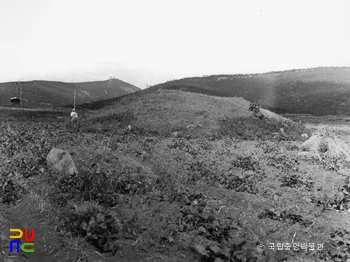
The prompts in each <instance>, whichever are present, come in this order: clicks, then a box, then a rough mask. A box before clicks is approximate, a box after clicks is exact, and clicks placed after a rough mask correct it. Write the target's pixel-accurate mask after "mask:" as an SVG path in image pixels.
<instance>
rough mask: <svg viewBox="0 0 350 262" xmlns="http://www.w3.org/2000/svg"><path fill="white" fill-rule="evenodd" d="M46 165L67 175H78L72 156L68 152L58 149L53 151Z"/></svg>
mask: <svg viewBox="0 0 350 262" xmlns="http://www.w3.org/2000/svg"><path fill="white" fill-rule="evenodd" d="M46 163H47V165H48V166H49V167H51V168H53V169H55V170H57V171H59V172H61V173H63V174H66V175H73V174H77V173H78V170H77V168H76V167H75V164H74V161H73V159H72V157H71V155H70V154H69V153H68V152H67V151H64V150H61V149H58V148H52V149H51V151H50V153H49V154H48V155H47V157H46Z"/></svg>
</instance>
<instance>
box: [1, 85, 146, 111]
mask: <svg viewBox="0 0 350 262" xmlns="http://www.w3.org/2000/svg"><path fill="white" fill-rule="evenodd" d="M20 87H21V88H22V106H23V107H28V108H34V107H35V108H40V107H56V106H65V105H68V104H70V105H71V104H73V94H74V92H73V91H74V90H75V91H76V104H77V105H80V104H83V103H90V102H94V101H99V100H104V99H110V98H114V97H118V96H123V95H126V94H129V93H132V92H136V91H139V90H140V89H139V88H137V87H136V86H133V85H131V84H129V83H126V82H123V81H121V80H118V79H110V80H106V81H95V82H80V83H65V82H53V81H37V80H35V81H29V82H20V83H17V82H8V83H0V106H11V103H10V99H11V97H14V96H17V97H20V89H21V88H20Z"/></svg>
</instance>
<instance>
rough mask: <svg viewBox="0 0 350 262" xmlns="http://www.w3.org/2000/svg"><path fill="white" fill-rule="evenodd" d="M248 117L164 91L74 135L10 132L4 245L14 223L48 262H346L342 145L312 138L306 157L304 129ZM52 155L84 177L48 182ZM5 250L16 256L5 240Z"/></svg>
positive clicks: (16, 128)
mask: <svg viewBox="0 0 350 262" xmlns="http://www.w3.org/2000/svg"><path fill="white" fill-rule="evenodd" d="M249 106H250V105H249V103H248V102H246V101H244V100H243V99H240V98H219V97H210V96H206V95H200V94H194V93H186V92H181V91H170V90H163V91H157V92H145V93H142V92H141V94H137V95H136V94H135V95H132V96H127V97H125V98H121V99H119V100H118V102H117V103H115V104H114V105H109V106H108V107H107V108H104V109H99V110H97V111H94V112H92V113H91V115H90V116H89V117H88V118H85V119H83V120H82V121H81V122H80V123H79V126H78V127H77V128H75V127H74V129H73V127H72V126H71V125H70V124H69V123H66V124H65V123H64V122H58V121H41V122H36V123H33V122H30V121H6V122H3V123H2V124H1V136H0V142H1V143H0V150H1V151H0V152H1V154H0V157H1V160H2V161H1V162H0V171H1V174H2V175H1V177H0V195H1V203H2V204H1V209H2V210H8V211H10V213H9V214H8V215H6V216H5V217H4V216H3V214H4V213H3V212H2V213H1V215H0V226H1V227H2V228H5V231H2V232H8V228H9V227H10V226H12V224H11V223H12V222H13V221H14V219H15V218H16V221H17V222H16V223H18V224H19V225H20V224H22V225H24V224H27V225H28V226H30V227H34V228H35V229H36V238H37V239H38V242H36V250H37V252H36V254H39V253H42V256H41V257H40V256H39V255H38V256H39V257H36V259H44V260H45V261H115V259H117V260H118V261H200V262H207V261H215V262H219V261H271V262H272V261H346V259H347V258H348V257H349V254H348V248H349V243H350V242H349V241H350V232H349V231H348V228H349V222H348V221H350V214H349V213H350V197H349V194H350V189H349V186H350V185H349V177H348V174H347V170H348V168H349V163H348V159H346V158H341V157H339V155H337V154H338V153H339V152H343V151H344V150H345V151H344V152H346V150H347V142H348V141H344V140H343V139H344V133H341V132H340V129H326V130H324V129H323V131H322V130H320V131H319V132H315V129H313V130H312V132H313V133H314V134H315V135H320V134H323V135H324V136H319V137H326V138H327V139H330V140H327V139H325V140H324V141H323V140H322V139H320V141H321V140H322V141H323V142H322V143H321V142H318V143H312V144H313V145H316V146H314V147H311V148H310V147H307V146H305V145H307V143H306V142H307V141H306V142H305V141H303V140H302V138H301V136H300V135H301V134H302V133H308V134H309V135H311V131H310V130H308V129H306V128H305V126H304V125H300V124H296V123H294V122H291V121H289V120H286V119H284V118H281V117H278V116H276V115H274V114H273V113H271V112H268V111H264V110H262V112H263V113H264V115H265V117H263V118H261V119H260V118H258V117H254V114H253V113H252V112H251V111H249ZM127 125H131V126H132V129H131V131H128V129H127V128H126V127H127ZM280 128H283V129H284V133H283V134H282V133H279V130H280ZM314 128H315V127H314ZM342 132H345V131H344V130H342ZM272 133H275V134H273V135H272ZM325 134H326V136H325ZM338 136H341V137H338ZM311 138H312V137H311ZM312 139H315V138H312ZM332 139H333V140H332ZM304 142H305V143H306V144H304V147H303V146H302V145H303V143H304ZM323 144H326V146H321V145H323ZM317 145H318V146H317ZM52 147H59V148H61V149H65V150H68V151H69V152H70V153H71V155H72V157H73V159H74V161H75V162H76V165H77V168H78V170H79V174H78V175H74V176H65V175H62V174H58V173H55V172H54V171H52V170H49V169H47V168H46V165H45V157H46V155H47V153H48V152H49V150H50V149H51V148H52ZM304 148H305V149H304ZM306 149H309V151H308V153H307V154H306V153H305V152H304V151H303V150H306ZM306 155H307V156H306ZM18 203H19V204H18ZM16 204H17V205H16ZM9 207H10V209H9ZM29 207H30V208H29ZM5 218H6V219H5ZM42 238H45V239H46V240H45V241H44V240H39V239H42ZM0 240H1V241H2V245H1V246H2V247H6V248H5V249H3V252H2V253H1V254H0V255H1V256H8V255H9V254H8V253H7V251H8V248H7V245H8V239H7V235H6V234H5V236H4V235H2V237H1V239H0ZM270 243H275V245H276V244H277V243H314V244H315V250H313V251H312V250H295V249H294V248H293V247H292V248H290V249H289V250H286V249H285V248H284V250H276V249H275V250H272V249H269V248H268V245H269V244H270ZM259 245H264V250H263V251H262V252H259V250H258V249H257V247H261V246H259ZM44 246H45V248H44ZM48 246H50V248H49V247H48ZM321 246H322V248H321ZM317 249H318V250H317ZM0 258H1V257H0ZM28 259H29V261H37V260H35V258H33V257H30V256H28ZM44 260H42V261H44Z"/></svg>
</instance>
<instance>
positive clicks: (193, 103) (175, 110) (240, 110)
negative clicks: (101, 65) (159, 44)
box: [83, 89, 304, 139]
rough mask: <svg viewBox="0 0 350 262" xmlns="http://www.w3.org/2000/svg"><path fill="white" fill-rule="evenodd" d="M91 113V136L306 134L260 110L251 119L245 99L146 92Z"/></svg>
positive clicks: (110, 101)
mask: <svg viewBox="0 0 350 262" xmlns="http://www.w3.org/2000/svg"><path fill="white" fill-rule="evenodd" d="M101 102H104V103H105V106H104V107H101V104H98V105H99V106H98V107H97V105H96V103H93V104H95V105H94V106H92V107H88V106H89V104H87V105H83V106H85V107H87V108H89V109H93V108H98V109H96V110H95V111H93V112H90V113H91V114H90V116H89V119H88V120H87V121H85V123H84V124H85V125H86V129H85V130H86V131H89V132H107V133H110V132H114V130H115V129H117V128H120V127H122V128H125V127H126V126H127V125H131V126H132V129H133V130H134V132H137V133H140V134H150V135H161V136H165V137H169V136H170V137H171V136H176V137H179V136H180V137H187V138H207V139H212V138H217V137H222V136H226V135H230V136H236V137H240V138H241V139H255V138H258V139H267V138H271V137H272V136H273V135H272V133H274V132H277V131H278V130H279V129H280V128H281V127H283V125H286V126H288V127H286V128H287V129H286V130H288V132H289V135H288V136H290V137H289V138H290V139H292V138H293V137H294V138H295V137H298V136H300V134H301V132H304V130H303V129H302V128H301V130H300V127H299V126H298V125H297V124H295V123H293V122H292V121H290V120H288V119H286V118H283V117H281V116H279V115H276V114H273V113H272V112H270V111H268V110H265V109H261V112H262V113H263V114H264V115H265V116H266V118H265V119H264V120H260V119H258V118H254V117H252V115H253V114H252V112H251V111H250V110H249V102H248V101H246V100H244V99H243V98H241V97H218V96H209V95H205V94H198V93H191V92H184V91H179V90H157V91H155V90H152V89H148V90H142V91H141V92H138V93H134V94H129V95H126V96H123V97H119V98H116V99H113V100H112V99H111V100H109V101H108V103H107V102H106V101H101Z"/></svg>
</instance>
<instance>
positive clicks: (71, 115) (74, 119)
mask: <svg viewBox="0 0 350 262" xmlns="http://www.w3.org/2000/svg"><path fill="white" fill-rule="evenodd" d="M70 117H71V119H72V122H76V121H78V114H77V112H75V108H73V110H72V112H71V113H70Z"/></svg>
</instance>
